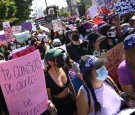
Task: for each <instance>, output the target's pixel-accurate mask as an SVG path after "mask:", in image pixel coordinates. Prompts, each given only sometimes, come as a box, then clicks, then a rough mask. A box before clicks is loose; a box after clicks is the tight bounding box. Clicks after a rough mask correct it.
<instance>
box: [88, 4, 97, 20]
mask: <svg viewBox="0 0 135 115" xmlns="http://www.w3.org/2000/svg"><path fill="white" fill-rule="evenodd" d="M88 12H89V15H90V17H91V18H95V16H97V15H99V11H98V8H97V5H94V6H92V7H91V8H89V9H88Z"/></svg>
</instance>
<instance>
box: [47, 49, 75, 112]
mask: <svg viewBox="0 0 135 115" xmlns="http://www.w3.org/2000/svg"><path fill="white" fill-rule="evenodd" d="M45 61H46V62H47V65H48V68H47V70H46V72H45V78H46V86H47V93H48V97H49V99H50V100H52V102H53V103H54V105H55V106H56V109H57V114H58V115H72V114H73V113H74V112H75V98H76V96H75V91H74V88H73V85H72V83H71V81H70V79H69V77H68V74H67V72H66V70H65V69H64V68H62V67H64V64H65V61H64V55H63V53H62V50H61V49H55V48H53V49H50V50H48V51H46V53H45Z"/></svg>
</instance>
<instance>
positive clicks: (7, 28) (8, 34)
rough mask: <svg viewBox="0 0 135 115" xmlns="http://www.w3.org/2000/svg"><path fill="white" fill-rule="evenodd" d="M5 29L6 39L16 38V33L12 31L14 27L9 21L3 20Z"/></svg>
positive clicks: (9, 40)
mask: <svg viewBox="0 0 135 115" xmlns="http://www.w3.org/2000/svg"><path fill="white" fill-rule="evenodd" d="M3 29H4V34H5V36H6V41H8V42H11V41H12V40H14V34H13V32H12V28H11V27H10V24H9V22H3Z"/></svg>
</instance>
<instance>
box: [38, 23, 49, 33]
mask: <svg viewBox="0 0 135 115" xmlns="http://www.w3.org/2000/svg"><path fill="white" fill-rule="evenodd" d="M39 28H40V29H41V30H44V31H45V32H50V30H49V29H48V28H46V27H44V26H41V25H39Z"/></svg>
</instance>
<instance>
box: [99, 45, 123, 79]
mask: <svg viewBox="0 0 135 115" xmlns="http://www.w3.org/2000/svg"><path fill="white" fill-rule="evenodd" d="M100 58H106V59H107V62H106V64H105V65H106V68H107V70H108V71H109V76H110V77H111V78H112V79H113V80H114V81H115V82H118V75H117V68H118V66H119V64H120V63H121V62H122V61H123V59H124V49H123V43H119V44H118V45H117V46H115V47H114V48H112V49H111V50H109V51H108V52H107V53H105V54H103V55H102V56H101V57H100Z"/></svg>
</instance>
